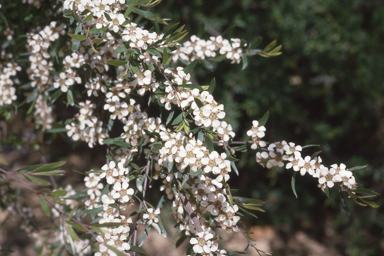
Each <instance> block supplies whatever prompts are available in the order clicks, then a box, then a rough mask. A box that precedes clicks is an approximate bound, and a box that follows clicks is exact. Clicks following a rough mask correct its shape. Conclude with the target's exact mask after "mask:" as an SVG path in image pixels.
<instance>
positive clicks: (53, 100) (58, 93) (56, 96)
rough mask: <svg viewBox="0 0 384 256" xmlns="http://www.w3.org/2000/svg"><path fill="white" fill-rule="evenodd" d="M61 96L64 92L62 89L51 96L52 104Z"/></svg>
mask: <svg viewBox="0 0 384 256" xmlns="http://www.w3.org/2000/svg"><path fill="white" fill-rule="evenodd" d="M61 94H63V91H62V90H60V89H59V90H57V91H56V92H55V93H53V94H52V96H51V104H53V103H54V102H55V101H56V100H57V99H58V98H59V97H60V96H61Z"/></svg>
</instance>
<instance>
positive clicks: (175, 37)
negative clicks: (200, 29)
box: [173, 31, 188, 42]
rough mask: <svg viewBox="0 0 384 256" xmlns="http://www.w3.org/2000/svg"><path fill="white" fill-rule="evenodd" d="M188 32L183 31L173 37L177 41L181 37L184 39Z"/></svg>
mask: <svg viewBox="0 0 384 256" xmlns="http://www.w3.org/2000/svg"><path fill="white" fill-rule="evenodd" d="M187 34H188V32H187V31H183V32H181V33H179V34H177V35H175V36H174V37H173V40H174V41H175V42H178V41H180V40H181V39H183V38H184V37H185V36H186V35H187Z"/></svg>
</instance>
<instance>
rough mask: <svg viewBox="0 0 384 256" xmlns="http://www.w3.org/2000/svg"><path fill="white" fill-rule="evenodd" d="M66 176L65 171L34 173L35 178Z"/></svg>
mask: <svg viewBox="0 0 384 256" xmlns="http://www.w3.org/2000/svg"><path fill="white" fill-rule="evenodd" d="M64 174H65V171H63V170H52V171H47V172H38V173H34V175H35V176H61V175H64Z"/></svg>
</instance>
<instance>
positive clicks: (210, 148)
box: [204, 134, 215, 153]
mask: <svg viewBox="0 0 384 256" xmlns="http://www.w3.org/2000/svg"><path fill="white" fill-rule="evenodd" d="M204 138H205V144H207V148H208V149H209V153H211V152H212V151H214V150H215V148H214V146H213V143H212V139H211V138H210V137H209V135H208V134H206V135H205V136H204Z"/></svg>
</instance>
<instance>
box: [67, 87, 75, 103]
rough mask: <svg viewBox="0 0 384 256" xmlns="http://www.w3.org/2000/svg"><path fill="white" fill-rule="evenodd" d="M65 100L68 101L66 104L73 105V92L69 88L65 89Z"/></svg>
mask: <svg viewBox="0 0 384 256" xmlns="http://www.w3.org/2000/svg"><path fill="white" fill-rule="evenodd" d="M67 101H68V104H69V105H71V106H74V105H75V102H74V100H73V94H72V91H71V90H68V91H67Z"/></svg>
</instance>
